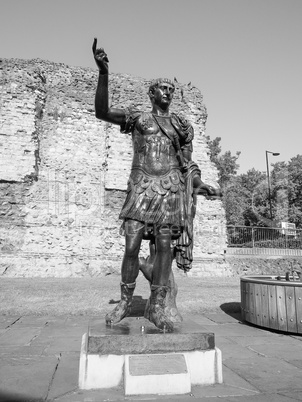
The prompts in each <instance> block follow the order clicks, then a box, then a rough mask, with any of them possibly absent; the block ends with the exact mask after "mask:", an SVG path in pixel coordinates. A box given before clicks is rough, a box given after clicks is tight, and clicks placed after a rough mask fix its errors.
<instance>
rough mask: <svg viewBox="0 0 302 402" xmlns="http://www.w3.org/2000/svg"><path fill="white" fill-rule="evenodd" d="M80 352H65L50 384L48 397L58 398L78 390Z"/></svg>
mask: <svg viewBox="0 0 302 402" xmlns="http://www.w3.org/2000/svg"><path fill="white" fill-rule="evenodd" d="M79 364H80V354H79V353H78V352H72V353H63V354H62V355H60V357H59V361H58V366H57V368H56V371H55V373H54V377H53V379H52V382H51V384H50V390H49V393H48V399H50V400H51V399H54V398H58V397H60V396H64V395H66V394H69V393H72V392H75V391H77V390H78V379H79Z"/></svg>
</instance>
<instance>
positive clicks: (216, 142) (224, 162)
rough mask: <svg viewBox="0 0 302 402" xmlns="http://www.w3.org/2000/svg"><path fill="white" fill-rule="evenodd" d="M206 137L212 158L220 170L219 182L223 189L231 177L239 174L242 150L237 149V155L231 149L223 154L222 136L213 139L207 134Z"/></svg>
mask: <svg viewBox="0 0 302 402" xmlns="http://www.w3.org/2000/svg"><path fill="white" fill-rule="evenodd" d="M206 139H207V141H208V146H209V149H210V160H211V161H212V162H213V163H214V164H215V166H216V167H217V170H218V177H219V179H218V183H219V185H220V187H221V188H222V190H224V188H225V186H226V185H227V183H228V182H229V181H230V180H231V178H233V177H235V176H236V174H237V171H238V168H239V165H238V164H237V159H238V158H239V155H240V152H239V151H237V152H236V155H232V154H231V151H226V152H225V153H224V154H221V146H220V141H221V137H216V138H214V139H213V140H211V139H210V137H209V136H206Z"/></svg>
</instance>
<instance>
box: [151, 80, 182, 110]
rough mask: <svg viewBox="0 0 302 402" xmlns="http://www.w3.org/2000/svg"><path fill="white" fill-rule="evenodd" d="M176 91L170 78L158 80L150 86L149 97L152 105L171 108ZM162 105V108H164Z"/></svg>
mask: <svg viewBox="0 0 302 402" xmlns="http://www.w3.org/2000/svg"><path fill="white" fill-rule="evenodd" d="M174 91H175V85H174V83H173V82H172V81H171V80H169V79H168V78H157V79H156V80H153V81H152V82H151V84H150V86H149V91H148V95H149V98H150V100H151V102H152V104H154V103H155V104H161V103H163V105H166V106H169V105H170V103H171V101H172V99H173V94H174ZM163 105H161V106H163Z"/></svg>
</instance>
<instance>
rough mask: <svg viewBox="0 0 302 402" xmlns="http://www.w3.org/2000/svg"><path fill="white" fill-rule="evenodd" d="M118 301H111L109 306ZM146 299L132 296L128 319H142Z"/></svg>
mask: <svg viewBox="0 0 302 402" xmlns="http://www.w3.org/2000/svg"><path fill="white" fill-rule="evenodd" d="M118 302H119V300H113V299H111V300H110V301H109V304H117V303H118ZM146 303H147V299H143V298H142V296H133V299H132V306H131V313H130V314H129V317H143V316H144V312H145V307H146Z"/></svg>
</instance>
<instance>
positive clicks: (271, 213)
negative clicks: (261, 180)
mask: <svg viewBox="0 0 302 402" xmlns="http://www.w3.org/2000/svg"><path fill="white" fill-rule="evenodd" d="M268 154H272V155H273V156H278V155H280V154H279V152H271V151H265V156H266V170H267V184H268V199H269V210H270V215H271V220H273V212H272V199H271V183H270V177H269V167H268Z"/></svg>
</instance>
